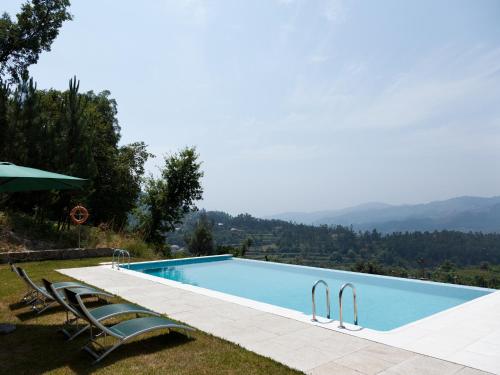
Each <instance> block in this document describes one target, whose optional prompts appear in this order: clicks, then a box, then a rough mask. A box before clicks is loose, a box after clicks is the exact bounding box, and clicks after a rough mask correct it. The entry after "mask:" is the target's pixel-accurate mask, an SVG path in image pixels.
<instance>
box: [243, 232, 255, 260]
mask: <svg viewBox="0 0 500 375" xmlns="http://www.w3.org/2000/svg"><path fill="white" fill-rule="evenodd" d="M252 244H253V241H252V239H251V238H250V237H247V238H246V239H245V240H244V241H243V242H242V244H241V251H240V254H241V256H242V257H244V256H245V254H246V253H247V251H248V249H250V247H251V246H252Z"/></svg>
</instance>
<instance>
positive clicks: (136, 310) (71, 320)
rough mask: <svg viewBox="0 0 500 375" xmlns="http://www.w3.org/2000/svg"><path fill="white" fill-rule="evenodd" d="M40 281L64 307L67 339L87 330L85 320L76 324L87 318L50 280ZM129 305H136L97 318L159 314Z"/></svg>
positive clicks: (81, 293) (82, 293) (64, 331)
mask: <svg viewBox="0 0 500 375" xmlns="http://www.w3.org/2000/svg"><path fill="white" fill-rule="evenodd" d="M42 281H43V284H44V286H45V289H46V290H47V291H48V292H49V293H50V295H51V296H52V298H54V300H56V301H57V302H58V303H59V304H60V305H61V306H62V307H64V309H65V311H66V321H65V322H64V325H65V326H66V327H63V328H61V332H62V333H63V334H64V335H65V336H66V337H67V338H68V340H69V341H71V340H73V339H74V338H75V337H77V336H79V335H80V334H82V333H83V332H85V331H86V330H88V329H89V328H90V327H91V325H90V323H88V322H87V323H88V324H86V325H84V326H83V327H82V328H80V327H79V324H78V322H79V320H80V319H82V320H85V321H87V319H86V318H85V317H84V316H82V315H81V313H80V312H79V311H78V310H77V309H75V308H73V306H72V305H71V304H69V303H67V302H66V301H65V300H64V298H61V295H60V294H59V293H57V290H56V289H55V288H54V285H53V284H52V283H51V282H50V281H48V280H47V279H42ZM73 291H75V292H76V291H77V292H79V293H78V295H79V296H82V297H83V296H88V295H92V292H90V291H82V290H81V289H78V288H76V289H73ZM108 296H111V295H108ZM130 306H136V308H131V309H127V310H120V311H117V312H110V313H109V314H107V315H104V316H101V317H100V318H99V319H98V320H99V321H103V320H106V319H110V318H113V317H115V316H118V315H125V314H137V316H138V315H139V314H145V315H153V316H160V314H158V313H156V312H154V311H151V310H148V309H145V308H143V307H141V306H138V305H132V304H130ZM89 312H90V313H91V314H92V310H89ZM70 313H71V314H72V315H73V317H70ZM74 324H76V328H75V327H73V325H74ZM66 328H68V329H66ZM70 331H74V333H71V332H70Z"/></svg>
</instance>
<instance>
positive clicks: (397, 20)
mask: <svg viewBox="0 0 500 375" xmlns="http://www.w3.org/2000/svg"><path fill="white" fill-rule="evenodd" d="M21 3H22V2H21V1H12V0H7V1H5V0H4V1H2V5H1V6H0V10H5V11H7V12H8V13H9V14H11V15H14V14H15V13H16V12H17V11H18V9H19V8H20V4H21ZM72 3H73V4H72V6H71V10H70V11H71V13H72V14H73V15H74V20H73V21H71V22H67V23H65V24H64V25H63V27H62V29H61V30H60V34H59V36H58V38H57V39H56V41H55V42H54V44H53V46H52V50H51V51H50V52H45V53H43V54H42V55H41V57H40V60H39V62H38V63H37V64H36V65H35V66H33V67H32V68H31V69H30V73H31V75H32V76H33V77H34V78H35V80H36V81H37V83H38V87H39V88H46V89H48V88H56V89H66V88H67V87H68V81H69V79H70V78H71V77H73V76H74V75H76V76H77V78H78V79H79V80H80V82H81V85H80V88H81V89H82V90H84V91H87V90H93V91H95V92H99V91H102V90H109V91H110V92H111V96H112V97H113V98H115V99H116V100H117V102H118V119H119V123H120V126H121V127H122V139H121V143H122V144H126V143H131V142H134V141H144V142H145V143H146V144H148V145H149V150H150V152H152V153H154V154H155V155H157V157H156V158H155V159H153V160H151V161H149V162H148V164H147V170H148V173H153V174H157V171H158V166H160V165H162V155H165V154H169V153H173V152H176V151H177V150H179V149H181V148H183V147H185V146H196V148H197V150H198V152H199V154H200V159H201V160H202V161H203V164H202V169H203V170H204V172H205V176H204V178H203V181H202V183H203V187H204V199H203V201H202V202H200V204H199V207H201V208H205V209H208V210H223V211H226V212H229V213H231V214H237V213H243V212H246V213H250V214H253V215H256V216H265V215H270V214H275V213H280V212H287V211H317V210H327V209H335V208H342V207H348V206H352V205H356V204H360V203H364V202H374V201H377V202H385V203H391V204H403V203H410V204H411V203H422V202H428V201H433V200H441V199H447V198H451V197H455V196H461V195H477V196H493V195H500V173H499V172H500V24H499V20H500V2H499V1H497V0H474V1H470V0H464V1H462V0H450V1H447V0H439V1H436V0H430V1H429V0H418V1H417V0H414V1H400V0H394V1H389V0H381V1H373V0H364V1H359V0H351V1H339V0H302V1H301V0H280V1H278V0H252V1H242V0H240V1H228V0H226V1H198V0H171V1H166V0H165V1H149V2H137V1H124V0H121V1H109V0H107V1H102V0H100V1H97V0H85V1H83V0H78V1H77V0H73V1H72Z"/></svg>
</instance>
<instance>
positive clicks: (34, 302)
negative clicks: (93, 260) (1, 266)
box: [16, 267, 112, 314]
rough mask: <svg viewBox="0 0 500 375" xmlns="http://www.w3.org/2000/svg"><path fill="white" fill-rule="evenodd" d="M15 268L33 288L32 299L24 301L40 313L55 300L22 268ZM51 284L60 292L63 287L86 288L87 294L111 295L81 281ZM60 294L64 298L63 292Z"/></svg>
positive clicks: (99, 296) (97, 295)
mask: <svg viewBox="0 0 500 375" xmlns="http://www.w3.org/2000/svg"><path fill="white" fill-rule="evenodd" d="M16 268H17V272H18V274H19V276H20V277H21V279H23V281H24V282H25V283H26V284H27V285H28V286H29V287H30V288H31V289H32V290H33V296H32V299H31V300H29V301H27V302H26V303H27V304H31V306H32V308H33V310H35V311H36V312H37V313H38V314H40V313H42V312H43V311H45V310H46V309H47V308H48V307H50V306H51V305H52V304H53V303H54V302H55V300H54V298H53V297H52V296H51V295H50V294H49V292H48V291H47V290H45V288H44V287H42V286H39V285H37V284H35V283H34V282H33V280H31V279H30V277H29V276H28V274H27V273H26V271H25V270H24V269H22V268H21V267H16ZM53 286H54V289H56V291H58V293H61V291H60V290H61V289H63V288H79V289H84V290H86V291H87V292H88V294H89V295H93V296H96V297H98V298H101V297H112V296H111V295H110V294H109V293H105V292H103V291H100V290H98V289H94V288H91V287H88V286H86V285H83V284H81V283H77V282H72V281H63V282H59V283H54V284H53ZM61 295H62V296H63V298H64V294H61Z"/></svg>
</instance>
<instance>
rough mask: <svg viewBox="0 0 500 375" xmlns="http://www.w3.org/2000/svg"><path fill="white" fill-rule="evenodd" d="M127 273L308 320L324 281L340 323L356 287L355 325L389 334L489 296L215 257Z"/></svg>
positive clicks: (320, 303) (349, 317) (321, 300)
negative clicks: (348, 287) (340, 297)
mask: <svg viewBox="0 0 500 375" xmlns="http://www.w3.org/2000/svg"><path fill="white" fill-rule="evenodd" d="M130 269H131V270H134V271H138V272H143V273H145V274H148V275H152V276H157V277H161V278H164V279H169V280H174V281H178V282H181V283H184V284H189V285H194V286H198V287H202V288H206V289H211V290H215V291H218V292H222V293H226V294H231V295H235V296H238V297H243V298H247V299H251V300H255V301H258V302H264V303H267V304H271V305H276V306H280V307H284V308H287V309H292V310H296V311H300V312H302V313H304V314H307V315H310V314H311V309H312V307H311V305H312V303H311V287H312V285H313V284H314V283H315V282H316V281H317V280H318V279H323V280H324V281H326V282H327V283H328V285H329V287H330V291H331V294H332V306H331V308H332V310H331V311H332V315H333V316H332V318H333V319H337V320H338V299H337V298H338V291H339V289H340V287H341V285H343V284H344V283H346V282H350V283H352V284H354V285H355V287H356V290H357V299H358V315H359V325H360V326H362V327H365V328H370V329H374V330H378V331H388V330H392V329H395V328H398V327H401V326H403V325H405V324H408V323H411V322H414V321H416V320H419V319H422V318H425V317H428V316H430V315H433V314H435V313H438V312H440V311H443V310H446V309H449V308H451V307H454V306H457V305H460V304H462V303H465V302H467V301H471V300H473V299H475V298H478V297H482V296H485V295H487V294H490V293H491V292H493V290H491V289H484V288H476V287H466V286H458V285H452V284H442V283H434V282H426V281H418V280H408V279H401V278H395V277H387V276H376V275H368V274H362V273H356V272H347V271H337V270H329V269H323V268H315V267H304V266H295V265H288V264H280V263H273V262H262V261H255V260H248V259H240V258H233V257H231V256H213V257H200V258H189V259H181V260H168V261H157V262H143V263H134V264H130ZM324 293H325V292H324V289H323V286H318V288H317V290H316V305H317V314H318V315H320V316H326V308H325V295H324ZM343 305H344V306H343V318H344V321H345V322H348V323H352V322H353V305H352V297H351V292H350V290H346V291H345V292H344V298H343Z"/></svg>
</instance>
